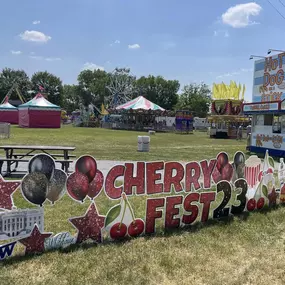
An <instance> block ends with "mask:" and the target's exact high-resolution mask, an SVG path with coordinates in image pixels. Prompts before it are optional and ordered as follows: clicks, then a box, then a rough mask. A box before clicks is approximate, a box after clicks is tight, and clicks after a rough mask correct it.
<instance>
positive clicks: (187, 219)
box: [182, 193, 200, 225]
mask: <svg viewBox="0 0 285 285" xmlns="http://www.w3.org/2000/svg"><path fill="white" fill-rule="evenodd" d="M199 198H200V194H199V193H190V194H188V195H187V196H186V197H185V199H184V202H183V207H184V210H185V211H186V212H191V214H190V215H185V214H184V215H183V217H182V222H183V223H184V224H185V225H190V224H192V223H194V222H195V220H196V219H197V217H198V213H199V208H198V206H197V205H192V204H191V203H192V202H198V201H199Z"/></svg>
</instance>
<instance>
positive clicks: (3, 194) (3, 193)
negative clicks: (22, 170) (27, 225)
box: [0, 175, 21, 210]
mask: <svg viewBox="0 0 285 285" xmlns="http://www.w3.org/2000/svg"><path fill="white" fill-rule="evenodd" d="M20 184H21V182H20V181H6V180H4V179H3V177H2V175H0V208H2V209H8V210H11V209H12V207H13V199H12V196H11V195H12V194H13V193H14V192H15V191H16V190H17V188H18V187H19V186H20Z"/></svg>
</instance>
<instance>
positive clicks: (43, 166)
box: [28, 154, 55, 180]
mask: <svg viewBox="0 0 285 285" xmlns="http://www.w3.org/2000/svg"><path fill="white" fill-rule="evenodd" d="M28 168H29V173H42V174H44V175H45V176H46V178H47V179H48V180H50V179H51V178H52V176H53V174H54V170H55V162H54V160H53V159H52V158H51V157H50V156H49V155H47V154H37V155H35V156H34V157H33V158H32V159H31V160H30V162H29V167H28Z"/></svg>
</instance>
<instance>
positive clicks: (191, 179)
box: [185, 161, 201, 192]
mask: <svg viewBox="0 0 285 285" xmlns="http://www.w3.org/2000/svg"><path fill="white" fill-rule="evenodd" d="M200 175H201V168H200V165H199V163H198V162H196V161H194V162H190V163H187V164H186V170H185V191H186V192H189V191H192V185H193V186H194V189H195V190H198V189H200V188H201V186H200V183H199V178H200Z"/></svg>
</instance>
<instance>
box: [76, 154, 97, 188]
mask: <svg viewBox="0 0 285 285" xmlns="http://www.w3.org/2000/svg"><path fill="white" fill-rule="evenodd" d="M75 171H76V172H80V173H82V174H85V175H86V176H87V177H88V180H89V183H90V182H91V181H92V180H93V179H94V177H95V175H96V172H97V163H96V160H95V159H94V158H93V157H92V156H90V155H84V156H81V157H80V158H79V159H78V160H77V161H76V164H75Z"/></svg>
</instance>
